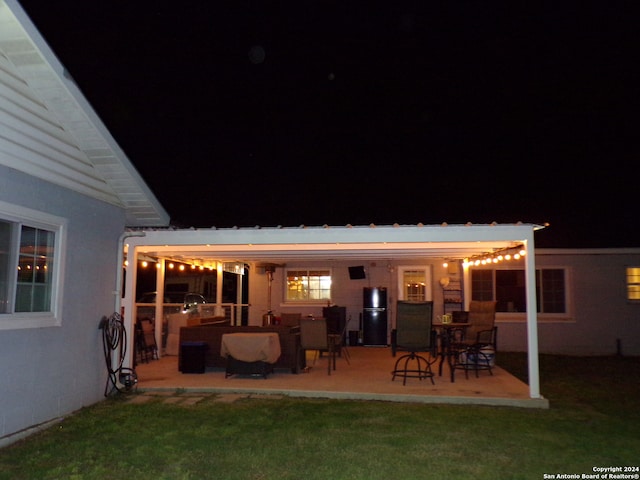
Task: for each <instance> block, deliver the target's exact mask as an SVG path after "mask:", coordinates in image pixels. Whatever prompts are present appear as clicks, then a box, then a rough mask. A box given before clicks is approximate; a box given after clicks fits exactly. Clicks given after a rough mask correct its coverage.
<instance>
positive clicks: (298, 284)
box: [285, 268, 331, 303]
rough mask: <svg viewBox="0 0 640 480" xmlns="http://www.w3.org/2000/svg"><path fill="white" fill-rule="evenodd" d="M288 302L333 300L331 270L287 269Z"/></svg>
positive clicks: (323, 301)
mask: <svg viewBox="0 0 640 480" xmlns="http://www.w3.org/2000/svg"><path fill="white" fill-rule="evenodd" d="M285 300H286V301H287V302H318V303H320V302H322V303H325V302H327V301H328V300H331V270H330V269H323V268H320V269H318V268H315V269H302V268H296V269H290V270H289V269H287V291H286V298H285Z"/></svg>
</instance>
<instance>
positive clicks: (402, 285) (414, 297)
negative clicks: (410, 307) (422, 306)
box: [398, 265, 431, 302]
mask: <svg viewBox="0 0 640 480" xmlns="http://www.w3.org/2000/svg"><path fill="white" fill-rule="evenodd" d="M398 300H408V301H410V302H422V301H425V300H431V266H430V265H417V266H409V265H407V266H399V267H398Z"/></svg>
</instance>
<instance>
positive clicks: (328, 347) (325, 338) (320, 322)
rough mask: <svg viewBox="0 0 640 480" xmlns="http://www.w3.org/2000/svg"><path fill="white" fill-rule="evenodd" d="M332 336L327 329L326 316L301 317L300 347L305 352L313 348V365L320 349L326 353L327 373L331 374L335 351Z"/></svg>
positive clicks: (334, 362) (334, 367)
mask: <svg viewBox="0 0 640 480" xmlns="http://www.w3.org/2000/svg"><path fill="white" fill-rule="evenodd" d="M333 342H334V338H332V337H331V335H329V333H328V331H327V319H326V318H312V317H303V318H301V319H300V347H301V348H302V349H303V350H304V351H305V352H306V351H307V350H315V355H314V357H313V365H315V363H316V360H317V359H318V356H319V355H320V352H321V351H326V352H327V353H328V362H327V374H329V375H331V367H332V364H333V370H335V369H336V351H335V348H334V345H333Z"/></svg>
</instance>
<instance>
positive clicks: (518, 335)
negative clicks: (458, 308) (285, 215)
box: [249, 249, 640, 355]
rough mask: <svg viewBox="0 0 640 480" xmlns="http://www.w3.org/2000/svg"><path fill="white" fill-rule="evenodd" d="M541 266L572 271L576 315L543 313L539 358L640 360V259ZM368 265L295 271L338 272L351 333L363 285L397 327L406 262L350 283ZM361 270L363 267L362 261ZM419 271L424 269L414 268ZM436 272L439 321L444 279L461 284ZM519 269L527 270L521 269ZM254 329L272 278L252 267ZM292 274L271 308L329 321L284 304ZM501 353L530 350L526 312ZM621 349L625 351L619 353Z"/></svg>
mask: <svg viewBox="0 0 640 480" xmlns="http://www.w3.org/2000/svg"><path fill="white" fill-rule="evenodd" d="M535 260H536V268H538V269H539V268H564V269H566V272H567V274H568V278H567V281H566V286H567V290H568V305H569V312H567V314H565V315H544V314H540V315H538V341H539V352H540V353H549V354H564V355H611V354H616V353H618V352H619V353H621V354H623V355H640V303H633V302H629V301H627V300H626V270H625V269H626V267H628V266H640V254H639V253H636V252H630V251H629V250H628V249H603V250H601V251H597V250H588V251H580V250H564V249H544V250H539V251H537V252H536V258H535ZM359 263H360V262H357V261H355V262H354V261H351V262H344V261H343V262H334V263H329V264H327V263H324V262H320V263H318V262H304V263H300V264H294V263H290V264H287V268H294V267H297V266H300V267H331V268H332V298H331V303H332V304H335V305H339V306H343V307H346V309H347V319H349V318H351V321H350V323H349V326H348V329H349V330H357V329H358V328H359V317H360V314H361V312H362V289H363V287H368V286H374V287H379V286H381V287H387V289H388V300H389V328H391V327H392V325H393V322H394V315H395V312H394V304H395V301H396V300H397V284H398V282H397V276H398V275H397V272H398V268H399V267H400V266H403V265H405V264H406V262H403V261H387V260H385V261H382V262H373V263H370V262H366V263H365V268H366V272H367V278H366V279H363V280H350V279H349V274H348V266H352V265H356V264H359ZM360 264H361V263H360ZM411 265H416V263H415V262H412V263H411ZM423 265H428V266H430V271H431V275H432V278H431V281H432V285H431V294H432V298H433V301H434V315H440V314H441V313H442V311H443V291H442V288H441V287H440V284H439V280H440V279H441V278H442V277H445V276H448V277H452V278H456V276H460V275H461V273H456V272H453V273H452V272H451V271H450V270H447V269H446V268H444V267H443V266H442V263H441V262H433V261H430V262H424V263H423ZM516 268H524V266H523V265H522V266H517V267H516ZM250 272H251V273H250V275H251V278H250V289H249V291H250V300H249V303H250V304H251V305H252V307H251V309H250V319H249V323H250V324H252V325H260V324H261V322H262V315H263V314H264V313H266V312H267V310H268V299H267V297H268V295H267V276H266V275H265V274H264V272H263V271H261V270H260V268H259V267H257V268H256V267H253V268H251V269H250ZM284 283H285V268H282V267H279V268H276V271H275V273H274V278H273V284H272V301H271V309H272V310H273V312H274V313H275V314H276V315H278V314H280V313H282V312H301V313H302V314H303V315H314V316H321V315H322V307H323V306H324V305H323V304H315V305H314V304H306V305H292V304H287V303H285V302H284V288H285V287H284ZM496 324H497V325H498V343H499V349H501V350H503V351H514V352H525V351H527V324H526V318H525V313H498V314H497V315H496ZM618 349H620V350H618Z"/></svg>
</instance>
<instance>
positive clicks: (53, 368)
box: [0, 165, 125, 442]
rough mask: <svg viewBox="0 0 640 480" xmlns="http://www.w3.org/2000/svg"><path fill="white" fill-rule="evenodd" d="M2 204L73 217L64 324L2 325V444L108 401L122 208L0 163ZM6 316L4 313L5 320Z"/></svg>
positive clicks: (0, 334) (68, 251) (0, 368)
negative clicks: (106, 325)
mask: <svg viewBox="0 0 640 480" xmlns="http://www.w3.org/2000/svg"><path fill="white" fill-rule="evenodd" d="M0 201H2V202H7V203H10V204H14V205H18V206H21V207H27V208H30V209H34V210H38V211H41V212H45V213H48V214H51V215H55V216H58V217H63V218H65V219H67V221H68V230H67V244H66V247H67V248H66V251H65V255H66V256H65V267H64V268H65V269H64V271H65V278H64V292H63V295H64V297H63V299H62V304H63V308H62V322H61V326H59V327H50V328H40V329H21V330H0V442H2V441H3V440H5V441H6V440H7V439H10V438H11V436H12V434H15V433H16V432H19V431H21V430H23V429H27V428H29V427H32V426H35V425H38V424H41V423H43V422H46V421H49V420H52V419H55V418H57V417H60V416H64V415H67V414H69V413H71V412H73V411H75V410H78V409H79V408H81V407H84V406H87V405H90V404H92V403H95V402H97V401H100V400H102V399H104V396H103V393H104V389H105V383H106V379H107V373H106V372H107V371H106V364H105V360H104V357H103V353H102V336H101V333H102V332H101V331H100V330H99V329H98V324H99V321H100V319H101V317H102V316H103V315H109V314H110V313H112V312H113V309H114V304H115V303H114V294H113V291H114V289H115V282H116V271H117V267H116V268H114V267H115V266H116V262H117V250H118V237H119V235H120V233H121V232H122V231H123V230H124V225H125V215H124V212H123V211H122V209H120V208H117V207H115V206H113V205H110V204H107V203H105V202H101V201H98V200H94V199H92V198H89V197H86V196H84V195H81V194H79V193H76V192H73V191H70V190H67V189H65V188H62V187H60V186H57V185H53V184H51V183H48V182H45V181H42V180H38V179H35V178H33V177H30V176H28V175H26V174H24V173H21V172H18V171H16V170H13V169H11V168H7V167H4V166H1V165H0ZM1 321H2V315H0V322H1Z"/></svg>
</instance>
